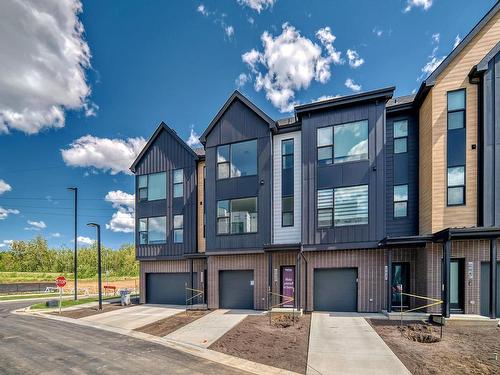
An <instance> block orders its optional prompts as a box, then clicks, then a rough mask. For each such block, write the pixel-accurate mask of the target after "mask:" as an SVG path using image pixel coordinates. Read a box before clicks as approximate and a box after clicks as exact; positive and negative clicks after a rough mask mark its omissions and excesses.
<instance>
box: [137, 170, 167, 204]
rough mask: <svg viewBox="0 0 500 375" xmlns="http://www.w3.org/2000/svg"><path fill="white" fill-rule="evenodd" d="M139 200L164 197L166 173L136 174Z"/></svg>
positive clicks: (165, 192)
mask: <svg viewBox="0 0 500 375" xmlns="http://www.w3.org/2000/svg"><path fill="white" fill-rule="evenodd" d="M137 189H138V192H139V201H154V200H158V199H165V198H166V195H167V174H166V173H165V172H161V173H152V174H144V175H140V176H138V183H137Z"/></svg>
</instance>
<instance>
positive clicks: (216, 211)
mask: <svg viewBox="0 0 500 375" xmlns="http://www.w3.org/2000/svg"><path fill="white" fill-rule="evenodd" d="M248 198H255V200H256V209H257V230H256V231H255V232H246V233H231V202H232V201H234V200H239V199H248ZM224 201H228V202H229V210H228V212H229V215H227V216H219V212H218V211H219V209H218V208H219V202H224ZM219 219H229V232H228V233H219ZM258 232H259V197H258V196H256V195H252V196H248V197H238V198H228V199H218V200H217V201H216V202H215V235H216V236H244V235H248V234H257V233H258Z"/></svg>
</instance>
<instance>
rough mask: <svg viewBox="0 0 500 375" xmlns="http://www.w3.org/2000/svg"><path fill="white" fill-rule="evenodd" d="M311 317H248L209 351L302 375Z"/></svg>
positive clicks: (305, 361) (304, 369)
mask: <svg viewBox="0 0 500 375" xmlns="http://www.w3.org/2000/svg"><path fill="white" fill-rule="evenodd" d="M310 325H311V315H303V316H302V317H300V318H296V320H295V322H293V321H292V319H291V317H290V316H285V315H276V314H275V315H273V323H272V324H270V323H269V317H268V316H266V315H250V316H248V317H246V318H245V319H244V320H243V321H242V322H241V323H240V324H238V325H237V326H236V327H234V328H233V329H232V330H230V331H229V332H228V333H226V334H225V335H224V336H222V337H221V338H220V339H219V340H218V341H216V342H215V343H213V344H212V345H211V346H210V348H209V349H212V350H216V351H218V352H222V353H226V354H229V355H233V356H235V357H240V358H244V359H248V360H250V361H254V362H259V363H263V364H265V365H269V366H274V367H279V368H282V369H285V370H289V371H295V372H299V373H302V374H304V373H305V372H306V365H307V350H308V347H309V328H310Z"/></svg>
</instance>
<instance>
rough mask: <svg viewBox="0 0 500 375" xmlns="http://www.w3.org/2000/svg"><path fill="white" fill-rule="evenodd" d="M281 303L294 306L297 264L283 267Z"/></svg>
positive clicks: (285, 305) (284, 305)
mask: <svg viewBox="0 0 500 375" xmlns="http://www.w3.org/2000/svg"><path fill="white" fill-rule="evenodd" d="M281 295H282V296H283V297H281V303H283V305H282V306H283V307H293V306H294V301H293V300H292V299H293V298H295V266H283V267H281Z"/></svg>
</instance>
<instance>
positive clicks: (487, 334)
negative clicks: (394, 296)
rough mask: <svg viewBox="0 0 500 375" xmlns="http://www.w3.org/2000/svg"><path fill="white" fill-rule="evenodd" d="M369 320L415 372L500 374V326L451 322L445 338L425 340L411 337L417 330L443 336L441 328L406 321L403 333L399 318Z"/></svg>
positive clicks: (445, 331) (421, 374) (437, 374)
mask: <svg viewBox="0 0 500 375" xmlns="http://www.w3.org/2000/svg"><path fill="white" fill-rule="evenodd" d="M369 322H370V323H371V325H372V327H373V328H374V329H375V330H376V331H377V333H378V334H379V335H380V336H381V337H382V339H383V340H384V341H385V342H386V343H387V345H388V346H389V347H390V348H391V349H392V351H393V352H394V353H395V354H396V355H397V356H398V357H399V359H400V360H401V361H402V362H403V363H404V365H405V366H406V367H407V368H408V369H409V370H410V371H411V372H412V374H413V375H428V374H433V375H434V374H435V375H448V374H468V375H476V374H477V375H494V374H495V375H497V374H500V328H498V327H494V326H491V325H489V326H488V325H477V324H475V325H471V324H468V325H464V324H461V325H453V324H452V325H447V326H445V327H444V328H443V339H442V340H441V341H438V342H434V343H421V342H416V341H412V340H410V339H408V336H413V334H414V333H419V334H420V333H424V335H425V336H427V335H428V334H429V333H430V334H432V335H433V336H434V337H437V338H439V327H436V326H428V325H426V324H424V325H420V324H417V325H413V324H408V323H405V325H407V327H406V328H405V330H404V332H403V335H402V334H401V330H400V329H399V322H397V321H387V320H370V321H369ZM415 329H416V331H415ZM409 333H411V334H409ZM495 353H496V359H495Z"/></svg>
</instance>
